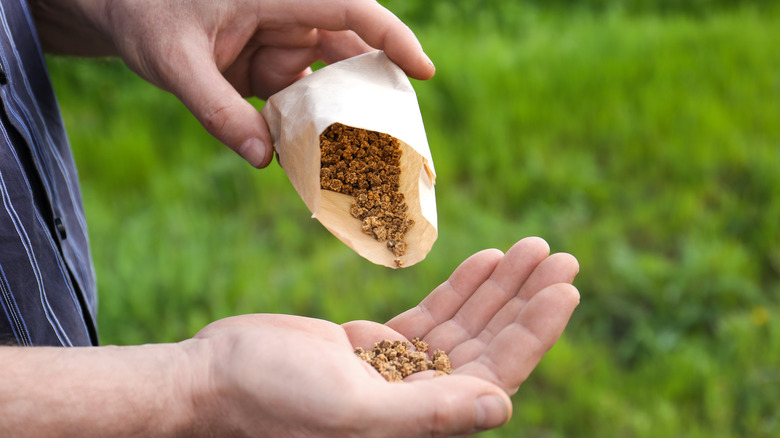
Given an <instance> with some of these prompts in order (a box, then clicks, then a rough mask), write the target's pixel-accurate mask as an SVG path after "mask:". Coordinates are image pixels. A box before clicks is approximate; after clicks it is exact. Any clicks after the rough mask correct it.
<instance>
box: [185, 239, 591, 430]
mask: <svg viewBox="0 0 780 438" xmlns="http://www.w3.org/2000/svg"><path fill="white" fill-rule="evenodd" d="M548 251H549V248H548V246H547V244H546V243H545V242H544V241H543V240H542V239H538V238H528V239H524V240H521V241H520V242H518V243H517V244H516V245H515V246H513V247H512V248H511V249H510V250H509V251H508V252H507V253H506V254H502V253H501V252H500V251H498V250H485V251H482V252H479V253H477V254H475V255H473V256H472V257H470V258H469V259H467V260H466V261H465V262H463V263H462V264H461V265H460V266H459V267H458V268H457V269H456V270H455V272H454V273H453V274H452V276H451V277H450V278H449V280H447V281H446V282H444V283H443V284H442V285H441V286H439V287H438V288H436V289H435V290H434V291H433V292H432V293H431V294H430V295H428V297H427V298H425V299H424V300H423V301H422V303H420V305H418V306H417V307H415V308H413V309H410V310H408V311H406V312H404V313H402V314H400V315H399V316H397V317H395V318H393V319H392V320H391V321H389V322H388V323H387V324H380V323H376V322H370V321H353V322H349V323H346V324H343V325H338V324H334V323H332V322H329V321H325V320H320V319H312V318H305V317H300V316H292V315H267V314H266V315H243V316H237V317H232V318H227V319H223V320H220V321H216V322H214V323H212V324H210V325H209V326H207V327H206V328H204V329H203V330H202V331H201V332H200V333H198V335H197V336H196V337H195V342H194V343H193V344H192V351H195V352H203V351H205V352H207V353H206V354H204V355H197V354H196V355H195V358H194V360H193V363H195V364H196V365H202V366H203V367H202V369H205V370H206V371H207V373H208V376H207V378H205V379H203V380H205V381H209V382H213V388H212V389H211V391H210V392H209V393H208V394H211V395H213V394H222V395H227V396H228V397H227V400H225V399H224V398H216V397H208V399H209V400H210V401H209V402H205V403H203V402H199V403H198V404H199V405H201V404H202V405H204V406H208V409H207V410H208V412H209V413H212V414H213V413H215V412H216V413H217V415H216V416H217V417H218V418H225V417H226V416H227V417H229V418H231V419H232V420H231V426H232V427H233V428H234V429H236V430H241V431H242V432H243V434H245V435H246V436H296V437H297V436H300V437H304V436H338V437H349V436H356V437H365V436H378V437H398V436H404V437H416V436H454V435H462V434H468V433H473V432H475V431H478V430H483V429H487V428H493V427H497V426H500V425H501V424H504V423H505V422H506V421H507V420H508V419H509V416H510V415H511V402H510V400H509V395H510V394H513V393H514V392H515V391H517V388H518V386H519V385H520V384H521V383H522V382H523V381H524V380H525V379H526V377H527V376H528V375H529V374H530V373H531V371H532V370H533V369H534V367H535V366H536V364H537V363H538V362H539V360H540V359H541V358H542V356H543V355H544V353H545V352H546V351H547V350H548V349H549V348H550V347H551V346H552V345H553V344H554V343H555V341H556V340H557V339H558V337H559V336H560V334H561V332H562V331H563V329H564V327H565V326H566V323H567V321H568V320H569V317H570V316H571V313H572V312H573V310H574V308H575V307H576V306H577V304H578V302H579V294H578V292H577V290H576V289H575V288H574V287H573V286H572V285H571V281H572V280H573V279H574V276H575V275H576V274H577V271H578V265H577V261H576V260H575V259H574V257H572V256H570V255H568V254H554V255H552V256H548ZM414 337H420V338H422V339H424V340H425V341H427V342H428V343H429V344H430V346H431V348H438V349H442V350H445V351H446V352H448V354H449V356H450V358H451V360H452V364H453V368H454V371H453V373H452V374H451V375H449V376H444V377H436V378H433V373H432V372H428V371H426V372H422V373H417V374H413V375H412V376H409V377H407V378H406V379H405V380H404V382H403V383H400V384H399V383H389V382H386V381H385V380H384V379H383V378H382V377H381V376H380V375H379V373H377V372H376V371H375V370H374V369H373V368H372V367H371V366H370V365H368V364H367V363H365V362H363V361H361V360H360V359H358V358H357V356H355V354H354V353H353V349H354V348H355V347H357V346H361V347H363V348H370V347H372V346H373V344H374V343H375V342H378V341H381V340H383V339H391V340H403V339H407V340H408V339H411V338H414ZM203 344H205V345H206V347H205V348H199V347H198V345H203ZM197 380H200V379H197ZM214 401H218V403H216V404H210V403H213V402H214Z"/></svg>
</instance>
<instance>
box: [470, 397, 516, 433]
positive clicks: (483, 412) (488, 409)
mask: <svg viewBox="0 0 780 438" xmlns="http://www.w3.org/2000/svg"><path fill="white" fill-rule="evenodd" d="M476 403H477V404H476V417H475V421H474V422H475V425H476V427H478V428H480V429H493V428H496V427H499V426H502V425H503V424H504V423H506V422H507V420H508V419H509V418H508V417H509V409H507V406H506V403H504V399H502V398H501V397H499V396H497V395H483V396H482V397H480V398H478V399H477V402H476Z"/></svg>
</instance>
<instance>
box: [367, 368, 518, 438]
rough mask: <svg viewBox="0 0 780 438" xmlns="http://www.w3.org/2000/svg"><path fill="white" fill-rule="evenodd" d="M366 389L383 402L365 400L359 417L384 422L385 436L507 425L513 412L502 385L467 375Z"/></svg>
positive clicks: (452, 432) (441, 433)
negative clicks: (378, 404)
mask: <svg viewBox="0 0 780 438" xmlns="http://www.w3.org/2000/svg"><path fill="white" fill-rule="evenodd" d="M370 394H372V398H374V399H376V400H382V403H383V407H382V409H376V406H373V407H372V406H370V404H368V403H367V404H365V405H364V406H361V408H359V409H360V410H361V411H362V412H361V413H360V417H361V418H365V419H366V421H368V422H369V424H375V425H383V426H384V428H383V430H384V432H385V433H387V436H404V437H429V436H453V435H467V434H473V433H476V432H478V431H481V430H486V429H492V428H495V427H499V426H501V425H503V424H505V423H506V422H507V421H509V418H510V417H511V413H512V403H511V401H510V400H509V397H508V396H507V395H506V394H505V393H504V392H503V391H501V390H500V388H497V387H496V386H495V385H493V384H490V383H488V382H486V381H484V380H481V379H475V378H473V377H471V376H452V375H450V376H443V377H436V378H433V379H427V380H416V381H413V382H404V383H394V384H388V383H387V382H377V383H376V385H375V386H374V387H372V388H371V389H370ZM401 419H402V421H399V420H401Z"/></svg>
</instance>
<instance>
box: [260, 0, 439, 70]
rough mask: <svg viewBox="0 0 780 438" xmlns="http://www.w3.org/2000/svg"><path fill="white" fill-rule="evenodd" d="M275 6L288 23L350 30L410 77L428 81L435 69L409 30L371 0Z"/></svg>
mask: <svg viewBox="0 0 780 438" xmlns="http://www.w3.org/2000/svg"><path fill="white" fill-rule="evenodd" d="M276 6H277V7H279V8H281V10H278V11H276V12H278V13H279V15H278V16H284V15H288V16H290V17H291V22H296V23H300V24H304V25H308V26H311V27H314V28H319V29H325V30H333V31H335V30H352V31H354V32H355V33H356V34H358V35H359V36H360V37H361V38H362V39H363V40H364V41H365V42H366V43H367V44H368V45H370V46H371V47H374V48H376V49H379V50H384V51H385V53H387V56H388V57H389V58H390V59H391V60H393V62H395V63H396V64H398V66H399V67H401V69H403V70H404V71H405V72H406V74H407V75H409V76H410V77H412V78H415V79H429V78H431V77H432V76H433V74H434V72H435V70H436V69H435V67H434V66H433V63H432V62H431V60H430V59H429V58H428V56H427V55H426V54H425V52H423V50H422V46H421V45H420V42H419V41H418V40H417V37H416V36H415V35H414V33H413V32H412V30H411V29H409V27H408V26H406V25H405V24H404V23H403V22H402V21H401V20H400V19H398V17H396V16H395V15H393V13H392V12H390V11H389V10H387V9H385V8H384V7H383V6H381V5H380V4H379V3H377V2H376V1H375V0H341V1H338V2H328V3H323V2H321V1H319V0H301V1H298V2H292V3H290V2H280V3H279V4H277V5H276Z"/></svg>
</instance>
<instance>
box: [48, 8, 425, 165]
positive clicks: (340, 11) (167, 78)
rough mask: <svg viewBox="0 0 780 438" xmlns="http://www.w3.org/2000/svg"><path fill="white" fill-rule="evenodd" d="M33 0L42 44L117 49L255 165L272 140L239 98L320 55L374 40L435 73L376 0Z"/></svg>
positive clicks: (363, 48)
mask: <svg viewBox="0 0 780 438" xmlns="http://www.w3.org/2000/svg"><path fill="white" fill-rule="evenodd" d="M33 6H34V10H35V15H36V22H37V23H38V27H39V29H40V33H41V36H42V40H43V42H44V45H45V46H46V47H47V48H48V49H50V50H52V51H56V52H65V53H76V54H118V55H120V56H121V57H122V59H124V61H125V63H126V64H127V65H128V66H129V67H130V68H131V69H132V70H134V71H135V72H136V73H138V74H139V75H140V76H141V77H143V78H144V79H146V80H148V81H149V82H151V83H153V84H155V85H157V86H159V87H160V88H162V89H165V90H167V91H170V92H171V93H173V94H174V95H176V96H177V97H178V98H179V99H180V100H181V101H182V102H183V103H184V104H185V105H186V106H187V108H189V110H190V111H191V112H192V113H193V114H194V115H195V117H196V118H197V119H198V120H199V121H200V122H201V124H202V125H203V126H204V127H205V128H206V129H207V130H208V131H209V132H210V133H211V134H212V135H214V136H215V137H216V138H217V139H219V140H220V141H222V142H223V143H224V144H226V145H227V146H229V147H230V148H231V149H233V150H234V151H236V152H237V153H238V154H239V155H241V156H242V157H244V158H245V159H246V160H247V161H248V162H249V163H250V164H252V165H253V166H256V167H265V166H267V165H268V163H269V162H270V161H271V158H272V156H273V151H272V147H271V145H272V141H271V137H270V134H269V132H268V127H267V126H266V123H265V121H264V120H263V118H262V117H261V116H260V114H259V113H258V112H257V110H255V108H254V107H253V106H252V105H251V104H250V103H249V102H248V101H246V100H244V99H243V97H249V96H257V97H259V98H261V99H266V98H268V97H269V96H270V95H272V94H274V93H275V92H277V91H279V90H281V89H282V88H284V87H286V86H287V85H289V84H291V83H292V82H294V81H295V80H297V79H300V78H301V77H303V76H305V75H307V74H309V73H310V72H311V70H310V66H311V64H312V63H314V62H315V61H317V60H322V61H324V62H326V63H332V62H335V61H339V60H342V59H345V58H348V57H351V56H355V55H358V54H361V53H365V52H368V51H371V50H374V49H380V50H384V51H385V52H386V53H387V55H388V57H390V59H392V60H393V61H394V62H395V63H396V64H398V65H399V66H400V67H401V68H402V69H403V70H404V71H405V72H406V73H407V74H408V75H409V76H411V77H413V78H416V79H428V78H430V77H431V76H433V73H434V67H433V64H432V63H431V62H430V60H429V59H428V57H427V56H426V55H425V53H423V50H422V47H421V46H420V43H419V42H418V41H417V38H416V37H415V36H414V34H413V33H412V31H411V30H410V29H409V28H408V27H407V26H406V25H405V24H403V23H402V22H401V21H400V20H399V19H398V18H397V17H395V15H393V14H392V13H391V12H390V11H388V10H387V9H385V8H384V7H382V6H381V5H379V3H377V2H376V1H375V0H344V1H335V0H334V1H326V0H230V1H212V0H168V1H163V2H161V1H157V0H110V1H105V2H101V1H93V0H78V1H76V2H74V3H70V2H61V1H59V0H35V1H34V5H33Z"/></svg>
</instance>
